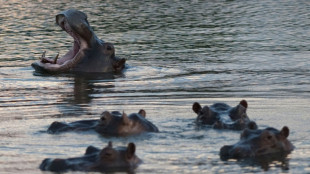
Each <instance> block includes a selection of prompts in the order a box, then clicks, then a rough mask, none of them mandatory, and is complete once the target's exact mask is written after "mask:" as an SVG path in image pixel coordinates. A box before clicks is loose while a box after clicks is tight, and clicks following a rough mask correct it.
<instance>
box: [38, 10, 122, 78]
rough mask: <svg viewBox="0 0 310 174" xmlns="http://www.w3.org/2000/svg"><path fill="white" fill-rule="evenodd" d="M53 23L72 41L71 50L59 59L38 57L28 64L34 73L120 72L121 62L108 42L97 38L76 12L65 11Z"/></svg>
mask: <svg viewBox="0 0 310 174" xmlns="http://www.w3.org/2000/svg"><path fill="white" fill-rule="evenodd" d="M56 24H57V25H58V26H59V27H60V28H62V30H64V31H66V32H67V33H68V34H69V35H70V36H71V37H72V38H73V40H74V41H73V46H72V48H71V49H70V50H69V51H68V52H67V53H66V54H65V55H63V56H62V57H60V58H58V57H59V54H58V55H57V56H56V57H55V58H54V59H52V58H47V57H45V52H44V53H43V54H42V56H41V58H40V61H39V62H35V63H33V64H32V67H34V68H35V69H36V70H43V71H47V72H52V73H59V72H65V71H79V72H111V71H121V70H122V69H123V68H124V66H125V62H126V60H125V59H120V58H117V57H115V49H114V46H113V44H112V43H107V42H104V41H102V40H100V39H98V38H97V36H96V35H95V33H94V32H93V30H92V29H91V27H90V26H89V23H88V21H87V16H86V14H84V13H83V12H80V11H77V10H66V11H64V12H61V13H59V14H58V15H56Z"/></svg>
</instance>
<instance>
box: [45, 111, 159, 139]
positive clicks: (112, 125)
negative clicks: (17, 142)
mask: <svg viewBox="0 0 310 174" xmlns="http://www.w3.org/2000/svg"><path fill="white" fill-rule="evenodd" d="M145 117H146V112H145V110H143V109H141V110H140V111H139V112H138V113H132V114H130V115H129V116H127V114H126V113H123V114H122V113H120V112H118V111H113V112H108V111H104V112H103V113H102V114H101V117H100V119H94V120H81V121H75V122H72V123H64V122H57V121H56V122H53V123H52V124H51V125H50V127H49V128H48V130H47V131H48V132H49V133H61V132H67V131H87V130H95V131H96V132H98V133H99V134H102V135H107V136H129V135H137V134H141V133H144V132H158V128H157V127H156V126H155V125H154V124H153V123H151V122H150V121H148V120H147V119H146V118H145Z"/></svg>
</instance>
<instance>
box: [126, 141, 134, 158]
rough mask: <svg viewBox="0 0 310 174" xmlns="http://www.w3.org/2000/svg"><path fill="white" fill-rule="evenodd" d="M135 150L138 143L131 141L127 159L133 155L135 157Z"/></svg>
mask: <svg viewBox="0 0 310 174" xmlns="http://www.w3.org/2000/svg"><path fill="white" fill-rule="evenodd" d="M135 152H136V145H135V144H134V143H129V144H128V146H127V151H126V156H127V159H131V158H132V157H134V156H135Z"/></svg>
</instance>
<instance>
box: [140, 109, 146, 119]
mask: <svg viewBox="0 0 310 174" xmlns="http://www.w3.org/2000/svg"><path fill="white" fill-rule="evenodd" d="M138 113H139V114H140V115H142V116H143V117H144V118H145V117H146V112H145V110H144V109H140V111H139V112H138Z"/></svg>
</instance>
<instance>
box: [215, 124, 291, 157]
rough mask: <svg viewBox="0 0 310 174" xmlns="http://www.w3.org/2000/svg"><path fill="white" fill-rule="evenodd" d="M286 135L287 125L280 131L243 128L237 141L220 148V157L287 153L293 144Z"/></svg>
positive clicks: (270, 128) (287, 132)
mask: <svg viewBox="0 0 310 174" xmlns="http://www.w3.org/2000/svg"><path fill="white" fill-rule="evenodd" d="M288 136H289V128H288V127H287V126H284V127H283V128H282V129H281V130H280V131H279V130H277V129H275V128H272V127H268V128H266V129H258V130H250V129H245V130H243V132H242V133H241V136H240V140H239V142H237V143H236V144H234V145H226V146H223V147H222V148H221V150H220V156H221V158H222V159H229V158H235V159H240V158H246V157H258V156H262V155H266V154H273V153H278V154H279V153H280V154H281V153H289V152H291V151H292V150H293V149H294V146H293V145H292V143H291V142H290V141H289V140H288V139H287V137H288Z"/></svg>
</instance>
